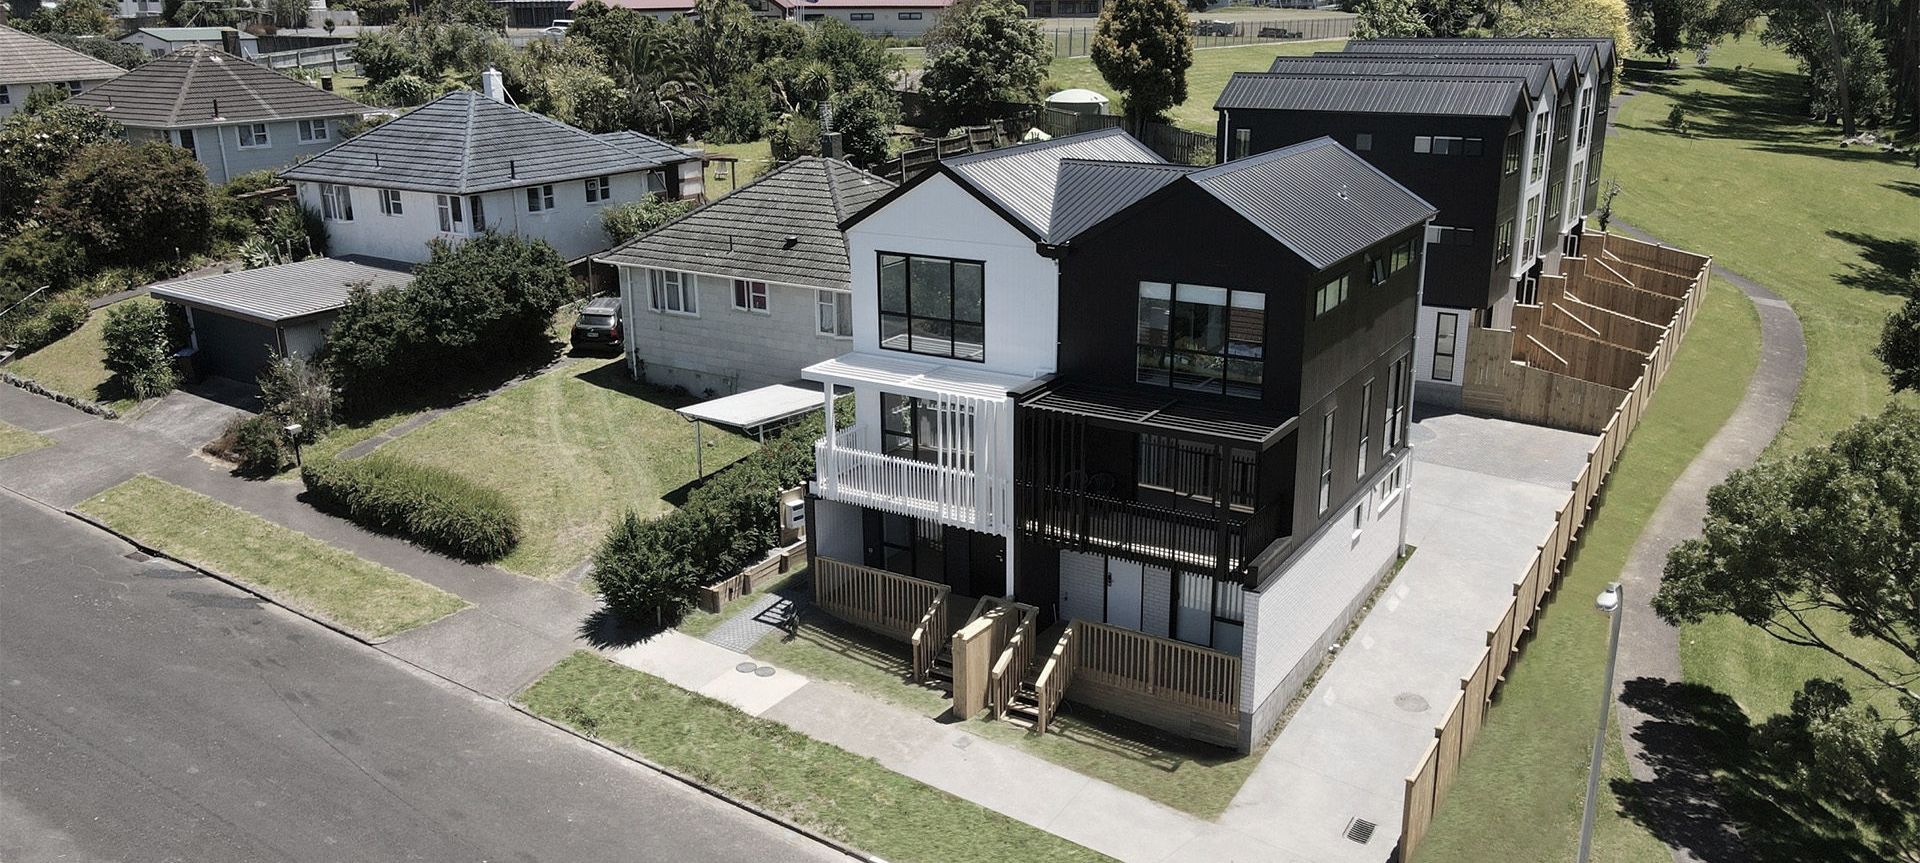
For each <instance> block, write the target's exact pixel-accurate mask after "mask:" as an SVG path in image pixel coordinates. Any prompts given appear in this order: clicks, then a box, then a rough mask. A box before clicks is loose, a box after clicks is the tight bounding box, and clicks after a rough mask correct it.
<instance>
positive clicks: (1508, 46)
mask: <svg viewBox="0 0 1920 863" xmlns="http://www.w3.org/2000/svg"><path fill="white" fill-rule="evenodd" d="M1346 50H1347V51H1348V52H1349V53H1355V54H1411V55H1415V56H1431V57H1442V56H1473V55H1481V56H1501V57H1553V56H1565V57H1572V58H1573V59H1574V61H1575V63H1576V64H1577V69H1578V71H1579V73H1580V74H1582V75H1585V74H1587V73H1589V72H1592V71H1594V70H1595V69H1596V68H1598V67H1606V68H1611V67H1612V65H1613V40H1612V39H1544V38H1543V39H1522V38H1506V39H1473V38H1459V39H1367V40H1354V41H1352V42H1348V43H1347V45H1346Z"/></svg>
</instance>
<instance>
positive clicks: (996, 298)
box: [847, 175, 1060, 378]
mask: <svg viewBox="0 0 1920 863" xmlns="http://www.w3.org/2000/svg"><path fill="white" fill-rule="evenodd" d="M880 252H897V253H902V254H910V255H932V256H936V257H944V258H958V259H964V260H972V261H982V262H984V273H985V277H986V294H985V301H986V320H987V347H986V354H987V355H986V362H985V363H972V362H966V361H962V360H948V361H946V362H952V363H955V364H957V365H961V366H966V367H968V368H974V369H986V370H989V371H998V372H1005V373H1008V374H1013V375H1019V376H1021V377H1028V378H1033V377H1039V376H1040V375H1043V374H1047V373H1049V372H1052V371H1053V370H1054V368H1055V363H1056V360H1055V357H1056V354H1055V346H1056V344H1057V342H1058V340H1059V336H1058V331H1059V302H1058V299H1057V298H1058V297H1059V291H1060V286H1059V280H1060V270H1059V267H1058V266H1056V265H1055V264H1054V262H1053V261H1052V260H1049V259H1047V258H1044V257H1041V256H1040V253H1039V252H1037V251H1035V250H1034V242H1033V239H1032V238H1030V237H1028V236H1027V235H1026V234H1023V233H1021V232H1020V229H1018V228H1016V227H1014V226H1013V225H1012V224H1011V223H1009V222H1007V221H1006V220H1005V219H1002V218H1001V217H1000V216H999V215H998V214H996V213H995V212H994V211H993V210H991V209H989V208H988V207H987V205H985V204H983V203H981V202H980V199H978V198H975V197H974V196H973V195H972V194H971V193H969V192H968V191H967V190H965V189H963V188H961V187H960V186H958V185H956V184H955V183H954V182H953V180H952V179H950V178H948V177H947V176H945V175H934V176H932V177H929V178H928V179H927V180H925V181H924V182H922V183H920V185H918V186H916V187H914V188H913V189H911V190H909V191H907V192H906V193H905V194H903V195H901V196H900V197H898V198H895V199H894V200H893V201H891V202H890V203H888V205H887V206H886V207H885V208H883V209H881V210H879V211H878V212H875V213H873V214H871V215H869V216H867V217H866V218H865V219H863V220H861V221H860V223H858V224H856V225H854V226H853V228H852V229H851V230H849V231H847V256H848V258H849V263H850V264H851V265H852V268H853V278H852V284H853V286H854V296H853V315H854V319H853V320H854V325H853V326H854V329H853V332H854V347H855V349H856V350H861V351H868V352H872V353H898V352H889V351H882V350H881V349H880V298H879V283H880V282H879V273H878V270H879V253H880ZM902 355H903V356H913V357H915V358H916V359H920V357H918V356H917V355H912V354H902ZM925 359H927V360H929V361H933V362H941V361H942V360H939V359H937V358H932V357H928V358H925Z"/></svg>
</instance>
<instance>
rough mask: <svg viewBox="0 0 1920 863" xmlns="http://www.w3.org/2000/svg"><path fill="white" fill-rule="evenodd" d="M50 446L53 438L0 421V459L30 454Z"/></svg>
mask: <svg viewBox="0 0 1920 863" xmlns="http://www.w3.org/2000/svg"><path fill="white" fill-rule="evenodd" d="M52 445H53V438H50V437H47V436H46V435H43V434H36V433H34V432H30V431H27V430H26V429H23V428H21V427H19V426H17V425H10V424H8V423H6V422H4V421H0V458H6V457H8V456H16V455H19V454H21V453H23V452H32V451H34V450H37V449H39V448H41V447H43V446H52Z"/></svg>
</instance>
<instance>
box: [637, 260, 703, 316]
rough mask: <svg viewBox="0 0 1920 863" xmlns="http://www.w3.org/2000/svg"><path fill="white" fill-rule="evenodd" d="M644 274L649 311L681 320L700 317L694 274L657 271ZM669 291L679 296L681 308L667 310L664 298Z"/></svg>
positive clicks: (698, 287) (697, 285) (697, 280)
mask: <svg viewBox="0 0 1920 863" xmlns="http://www.w3.org/2000/svg"><path fill="white" fill-rule="evenodd" d="M646 273H647V308H648V309H649V310H650V311H652V312H654V313H655V314H662V315H679V316H680V317H683V318H697V317H700V282H699V279H698V278H697V277H696V276H694V274H692V273H683V272H680V271H679V270H658V269H648V270H647V271H646ZM656 277H657V278H656ZM669 277H671V278H669ZM668 282H672V285H671V286H669V285H668ZM670 290H671V291H674V292H675V293H677V294H679V297H680V305H681V308H678V309H674V308H668V306H667V303H666V298H667V291H670Z"/></svg>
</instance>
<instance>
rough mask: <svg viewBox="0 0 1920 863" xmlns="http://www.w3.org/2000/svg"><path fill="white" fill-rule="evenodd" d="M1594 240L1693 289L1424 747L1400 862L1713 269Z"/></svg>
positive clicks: (1408, 803) (1409, 783) (1604, 431)
mask: <svg viewBox="0 0 1920 863" xmlns="http://www.w3.org/2000/svg"><path fill="white" fill-rule="evenodd" d="M1596 239H1597V240H1598V241H1599V242H1600V243H1602V244H1603V246H1602V248H1603V249H1604V248H1608V247H1611V248H1615V249H1620V250H1622V251H1625V252H1627V253H1629V254H1633V255H1638V256H1640V257H1641V258H1643V259H1648V260H1659V261H1661V262H1663V265H1666V266H1674V265H1676V263H1675V262H1680V261H1691V262H1692V264H1691V265H1692V266H1694V267H1696V272H1695V274H1694V275H1693V277H1692V279H1691V281H1692V285H1693V287H1692V288H1691V289H1690V290H1688V291H1687V292H1686V293H1685V295H1684V296H1682V297H1681V298H1680V299H1681V301H1680V303H1679V307H1678V308H1677V309H1676V310H1675V311H1674V312H1673V316H1672V318H1671V319H1670V320H1669V322H1668V323H1667V326H1666V332H1665V334H1663V335H1662V336H1661V338H1660V339H1659V341H1658V342H1656V343H1655V344H1654V346H1653V348H1652V350H1650V351H1648V352H1647V355H1646V360H1645V362H1644V363H1643V365H1642V366H1641V373H1640V375H1639V376H1638V377H1637V378H1635V379H1634V381H1633V383H1632V385H1631V386H1630V387H1628V388H1627V390H1626V392H1625V394H1624V395H1623V396H1622V397H1621V398H1620V400H1619V402H1618V404H1617V405H1616V406H1615V407H1614V410H1613V413H1612V415H1611V416H1610V417H1609V418H1608V419H1607V421H1606V423H1605V424H1604V425H1603V426H1602V427H1601V429H1600V432H1599V438H1598V439H1597V440H1596V441H1594V443H1593V445H1592V446H1591V447H1590V448H1588V450H1587V461H1586V465H1585V466H1584V467H1582V468H1581V470H1580V474H1579V476H1578V477H1576V478H1575V479H1574V480H1573V482H1572V484H1571V487H1570V491H1571V492H1572V493H1571V494H1570V495H1569V497H1568V499H1567V502H1566V503H1564V504H1562V505H1561V507H1560V509H1559V510H1558V511H1557V512H1556V513H1555V514H1554V523H1553V528H1552V529H1551V531H1549V532H1548V534H1547V536H1546V538H1545V539H1544V540H1543V541H1542V542H1541V543H1540V544H1539V549H1538V551H1537V552H1536V553H1535V554H1534V558H1533V562H1532V563H1531V564H1530V565H1529V566H1528V567H1527V569H1526V572H1525V573H1524V574H1523V575H1522V576H1521V577H1520V578H1519V579H1518V580H1516V581H1515V582H1514V584H1513V598H1512V599H1510V600H1508V602H1507V604H1506V606H1505V608H1504V609H1503V610H1502V611H1501V614H1500V617H1499V618H1498V620H1497V621H1496V622H1495V624H1494V626H1493V628H1492V629H1489V630H1488V631H1487V636H1486V641H1487V646H1486V649H1485V651H1484V652H1482V653H1481V655H1480V659H1479V661H1478V662H1477V663H1476V664H1475V665H1474V667H1473V670H1472V671H1471V672H1470V673H1469V674H1468V675H1467V676H1466V677H1463V678H1461V679H1460V692H1459V694H1457V695H1455V696H1454V698H1453V700H1452V702H1451V703H1450V704H1449V705H1448V706H1447V710H1446V712H1445V713H1444V714H1442V715H1443V716H1445V717H1446V718H1445V720H1444V721H1442V722H1441V723H1440V725H1439V726H1437V727H1436V728H1435V729H1434V735H1433V742H1432V743H1430V744H1428V745H1427V749H1426V752H1425V753H1424V754H1422V756H1421V758H1420V761H1419V764H1418V766H1417V767H1416V768H1415V769H1414V771H1413V772H1412V773H1410V774H1408V776H1407V778H1406V786H1405V788H1406V793H1405V798H1404V800H1403V803H1402V810H1401V821H1400V853H1399V857H1398V858H1397V859H1400V860H1411V859H1413V858H1414V855H1415V853H1416V851H1417V850H1418V849H1419V847H1420V843H1421V841H1422V840H1423V839H1424V838H1425V837H1426V834H1427V831H1428V829H1429V828H1430V827H1431V826H1432V823H1433V816H1434V812H1435V811H1436V810H1437V809H1438V808H1439V806H1440V803H1441V802H1442V801H1443V800H1444V799H1445V798H1446V795H1447V791H1448V789H1449V788H1451V787H1452V785H1453V781H1454V778H1455V777H1456V776H1457V775H1458V773H1459V769H1460V762H1461V760H1462V759H1463V758H1465V757H1466V753H1467V750H1468V749H1469V748H1470V747H1471V746H1472V745H1473V742H1474V739H1475V738H1477V737H1478V736H1479V734H1480V728H1481V726H1482V725H1483V724H1484V723H1485V721H1486V718H1487V712H1488V710H1489V709H1490V708H1491V706H1492V703H1493V697H1494V695H1495V694H1496V691H1497V690H1498V688H1499V684H1500V682H1501V681H1502V680H1504V679H1505V673H1506V670H1507V667H1508V666H1509V665H1510V664H1512V663H1513V661H1514V660H1515V658H1516V657H1517V656H1518V655H1519V652H1520V649H1521V646H1522V642H1523V639H1524V637H1525V636H1526V634H1527V633H1528V632H1529V631H1531V628H1532V625H1533V619H1534V615H1535V614H1536V613H1537V612H1538V611H1539V609H1540V607H1541V606H1542V605H1544V604H1545V602H1546V599H1547V596H1548V595H1549V594H1550V593H1552V591H1553V584H1554V580H1555V579H1556V578H1557V577H1558V576H1559V574H1560V571H1561V565H1562V562H1563V561H1564V560H1565V559H1566V556H1567V553H1568V551H1570V550H1571V548H1572V547H1573V544H1574V543H1575V542H1576V541H1577V540H1578V539H1579V537H1580V530H1581V528H1582V527H1584V526H1585V524H1586V521H1587V517H1588V515H1589V514H1590V512H1591V510H1592V507H1593V505H1594V503H1593V502H1594V499H1595V498H1596V497H1597V496H1598V495H1599V494H1600V490H1601V488H1602V487H1603V486H1604V485H1605V484H1606V480H1607V476H1608V475H1609V474H1611V473H1612V472H1613V468H1614V465H1615V463H1616V462H1618V460H1619V458H1620V454H1621V453H1622V452H1623V451H1624V450H1625V449H1626V446H1627V438H1628V436H1629V435H1631V434H1632V433H1633V430H1634V429H1635V428H1636V427H1638V426H1639V424H1640V419H1641V417H1642V416H1643V415H1644V414H1645V412H1646V408H1647V404H1648V402H1650V401H1651V400H1652V398H1653V393H1654V390H1655V389H1656V388H1657V387H1658V386H1659V385H1660V381H1661V380H1662V379H1664V378H1665V377H1666V373H1667V370H1668V369H1669V368H1670V367H1671V366H1672V363H1673V354H1674V352H1675V351H1676V350H1678V349H1679V346H1680V342H1681V340H1682V339H1684V338H1685V337H1686V333H1687V330H1688V328H1689V327H1691V326H1692V324H1693V319H1694V315H1695V314H1696V313H1697V312H1698V311H1699V308H1700V303H1701V298H1702V296H1703V295H1704V294H1705V292H1706V288H1707V282H1708V278H1709V274H1710V273H1711V271H1712V267H1713V261H1712V259H1711V258H1708V257H1706V256H1702V255H1695V254H1692V253H1689V252H1684V251H1681V250H1666V251H1667V252H1672V253H1677V254H1664V253H1660V252H1649V251H1646V250H1644V249H1639V248H1630V247H1628V246H1627V245H1626V244H1635V245H1637V246H1651V244H1646V243H1639V241H1637V240H1631V239H1627V238H1619V237H1614V236H1610V235H1606V234H1601V235H1598V236H1597V237H1596ZM1621 240H1625V243H1621V242H1620V241H1621ZM1680 256H1685V257H1684V258H1682V257H1680ZM1621 257H1623V258H1624V257H1626V255H1621Z"/></svg>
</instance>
